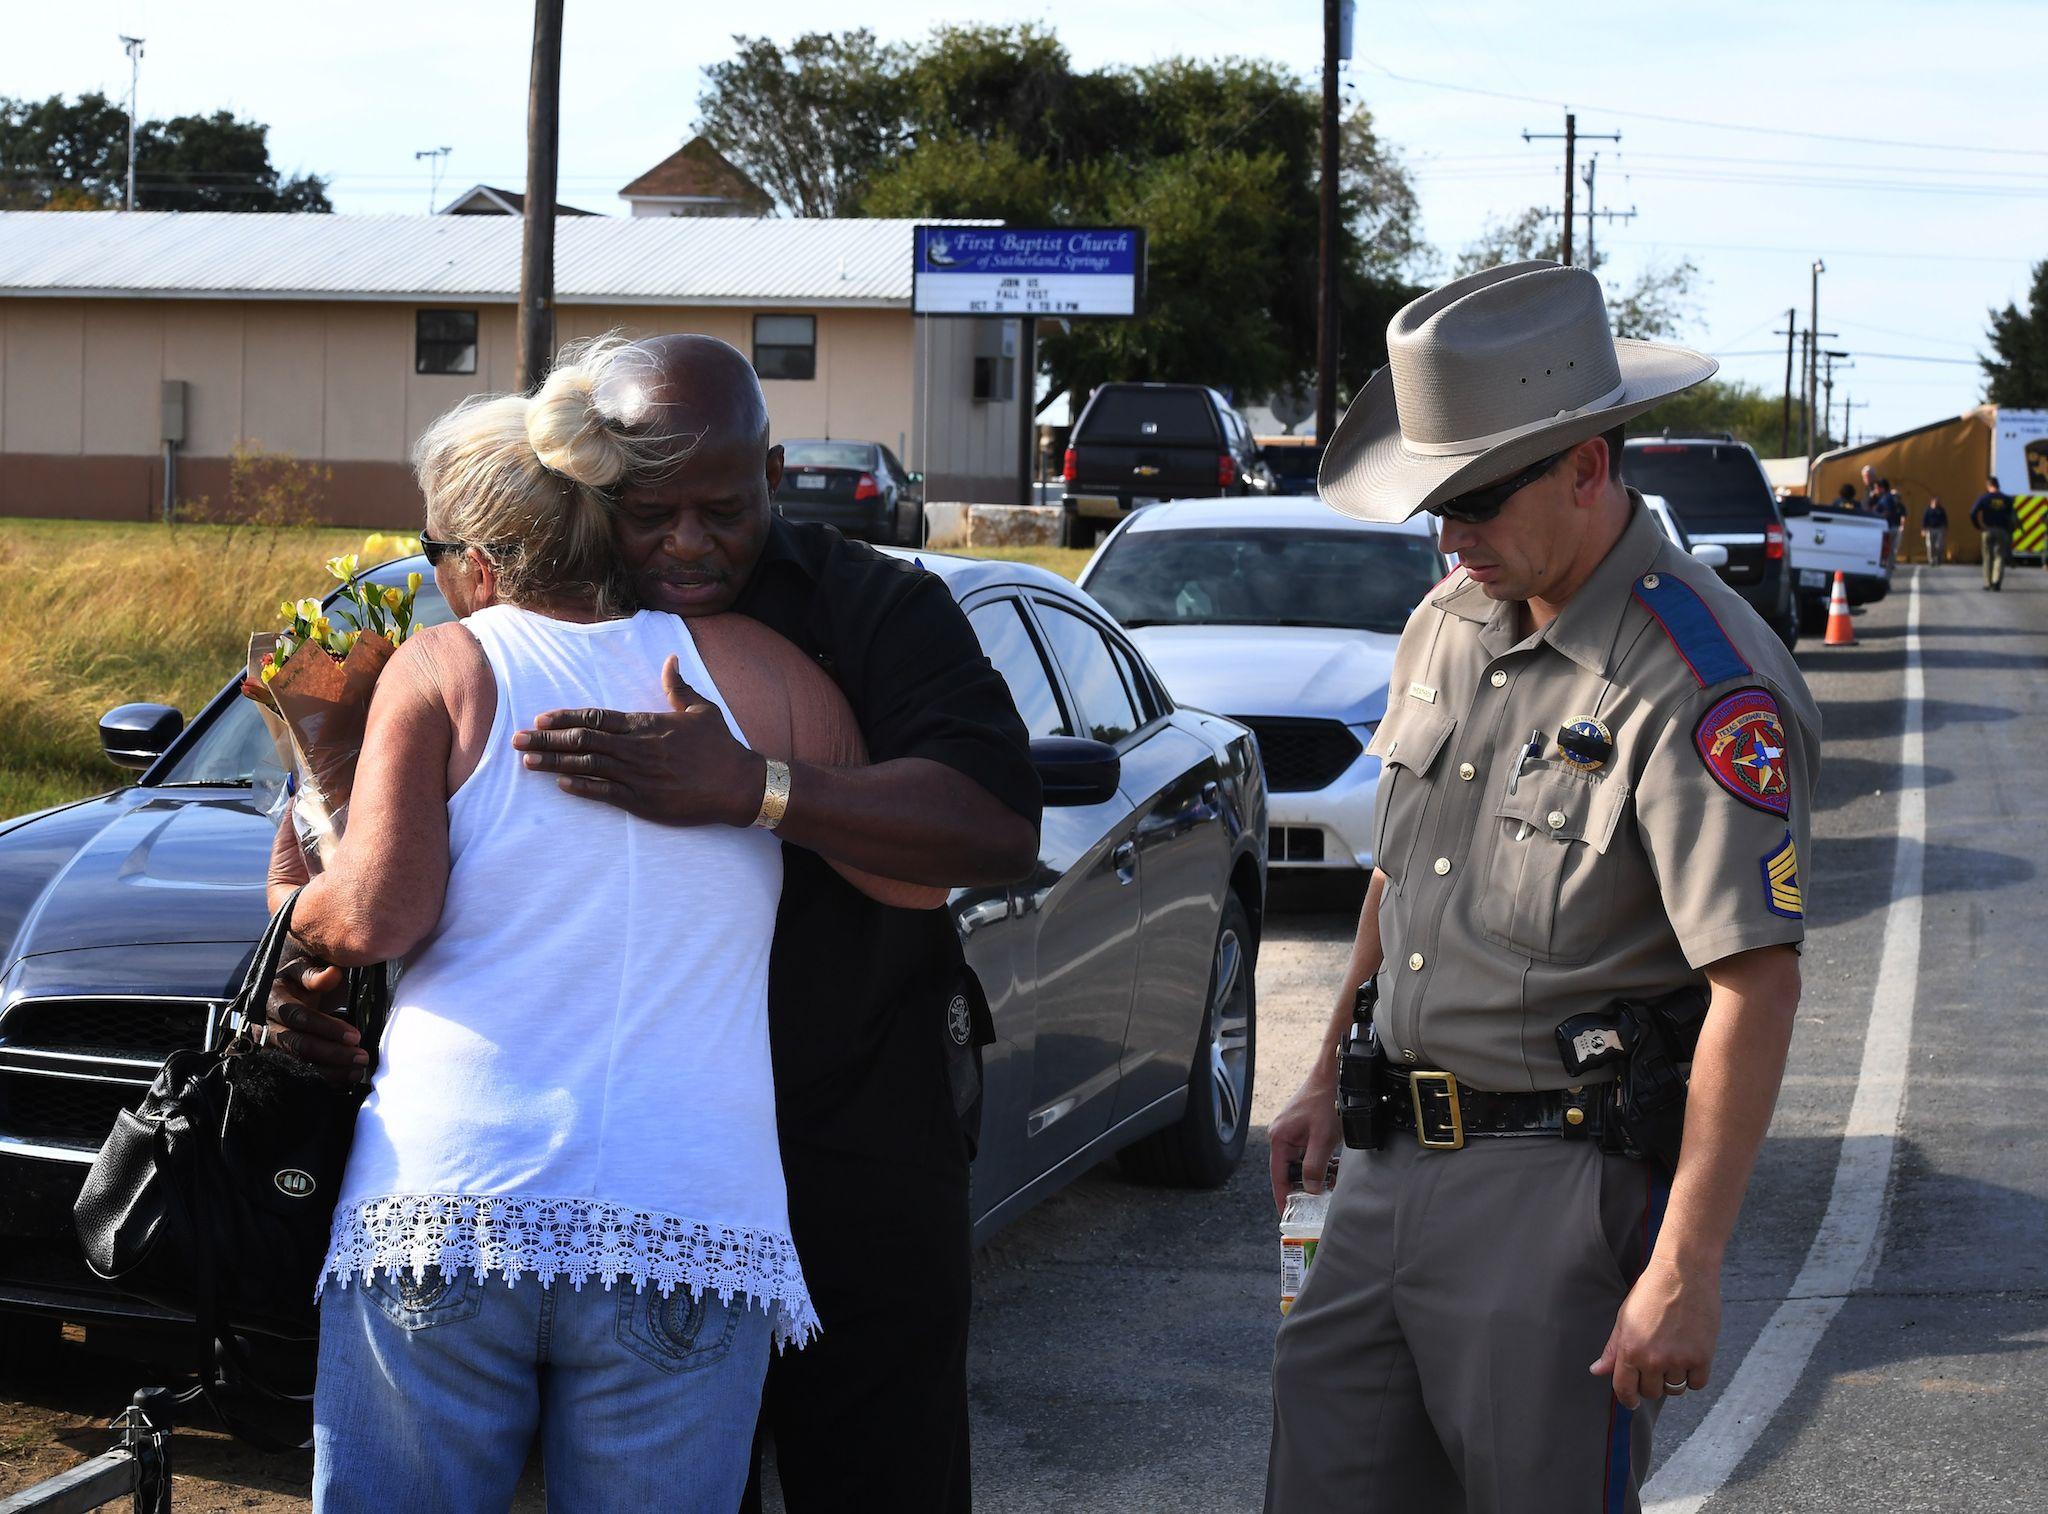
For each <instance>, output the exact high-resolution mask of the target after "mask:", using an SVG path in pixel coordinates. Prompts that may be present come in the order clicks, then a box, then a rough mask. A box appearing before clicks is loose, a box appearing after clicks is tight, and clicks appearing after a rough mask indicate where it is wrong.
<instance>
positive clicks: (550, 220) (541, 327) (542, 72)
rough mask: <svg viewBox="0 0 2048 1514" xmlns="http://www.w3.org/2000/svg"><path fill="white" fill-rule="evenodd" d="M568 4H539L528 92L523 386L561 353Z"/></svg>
mask: <svg viewBox="0 0 2048 1514" xmlns="http://www.w3.org/2000/svg"><path fill="white" fill-rule="evenodd" d="M561 107H562V0H534V6H533V72H532V75H531V77H530V79H529V81H528V84H527V93H526V218H525V226H524V228H523V235H522V236H521V238H520V244H519V338H518V344H517V354H516V355H517V360H518V366H519V387H520V389H521V390H523V391H525V392H527V393H531V392H532V391H533V390H534V389H536V388H538V387H539V385H540V381H541V380H542V379H544V378H546V377H547V373H548V364H549V362H550V360H551V359H552V357H553V355H554V350H555V170H556V161H557V158H558V155H559V152H560V148H561V141H562V113H561Z"/></svg>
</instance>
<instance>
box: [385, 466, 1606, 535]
mask: <svg viewBox="0 0 2048 1514" xmlns="http://www.w3.org/2000/svg"><path fill="white" fill-rule="evenodd" d="M1570 450H1571V448H1569V447H1567V448H1565V452H1569V451H1570ZM1563 456H1564V452H1553V453H1551V454H1550V456H1548V457H1546V458H1544V459H1543V460H1542V461H1540V462H1534V463H1531V464H1529V466H1528V467H1526V468H1524V469H1523V470H1522V471H1521V472H1520V473H1517V474H1516V475H1515V476H1514V477H1512V478H1504V479H1502V480H1501V481H1500V482H1499V483H1497V484H1488V485H1486V486H1485V487H1484V488H1482V489H1470V490H1467V491H1466V492H1465V493H1463V494H1460V495H1459V496H1458V497H1457V498H1456V499H1447V500H1445V501H1444V502H1443V503H1442V504H1440V505H1431V506H1430V507H1429V513H1430V514H1431V515H1435V516H1439V517H1441V518H1442V519H1444V520H1454V521H1456V522H1457V523H1458V524H1459V525H1461V526H1483V525H1485V524H1486V523H1487V522H1488V521H1490V520H1492V519H1493V518H1494V517H1495V516H1496V515H1498V514H1500V512H1501V507H1502V506H1504V505H1505V504H1507V502H1508V501H1509V500H1510V499H1512V498H1513V497H1514V496H1515V495H1516V494H1517V493H1519V492H1520V491H1521V490H1523V489H1526V488H1528V487H1529V485H1531V484H1533V483H1535V482H1536V480H1537V479H1539V478H1541V477H1543V475H1544V474H1546V473H1548V472H1549V471H1550V470H1551V469H1552V468H1555V467H1556V466H1557V463H1558V459H1560V458H1561V457H1563ZM421 540H423V541H424V540H425V538H424V537H422V538H421Z"/></svg>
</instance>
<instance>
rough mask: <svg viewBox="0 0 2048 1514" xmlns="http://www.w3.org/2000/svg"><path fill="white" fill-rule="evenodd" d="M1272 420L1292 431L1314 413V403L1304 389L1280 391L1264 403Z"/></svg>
mask: <svg viewBox="0 0 2048 1514" xmlns="http://www.w3.org/2000/svg"><path fill="white" fill-rule="evenodd" d="M1266 408H1267V409H1268V410H1270V411H1272V412H1273V419H1274V420H1276V421H1278V422H1279V423H1280V424H1281V425H1283V426H1285V427H1286V428H1287V429H1288V430H1289V431H1292V430H1293V429H1294V428H1295V427H1296V426H1298V425H1300V424H1301V423H1302V422H1303V421H1305V420H1307V419H1308V418H1309V417H1310V416H1312V415H1314V414H1315V413H1316V402H1315V400H1314V399H1313V398H1312V397H1311V396H1310V395H1309V393H1308V391H1307V390H1305V389H1280V390H1276V391H1275V392H1274V395H1273V397H1272V398H1271V399H1270V400H1268V401H1266Z"/></svg>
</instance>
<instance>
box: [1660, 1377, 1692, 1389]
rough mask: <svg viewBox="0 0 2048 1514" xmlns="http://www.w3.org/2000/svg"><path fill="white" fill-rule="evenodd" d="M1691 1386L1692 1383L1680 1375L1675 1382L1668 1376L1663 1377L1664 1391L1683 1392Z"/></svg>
mask: <svg viewBox="0 0 2048 1514" xmlns="http://www.w3.org/2000/svg"><path fill="white" fill-rule="evenodd" d="M1691 1386H1692V1384H1691V1383H1690V1382H1688V1381H1687V1380H1686V1379H1684V1378H1682V1377H1681V1378H1680V1379H1679V1380H1678V1381H1677V1382H1675V1383H1674V1382H1673V1381H1672V1380H1671V1379H1670V1378H1668V1377H1667V1378H1665V1379H1664V1391H1665V1392H1666V1393H1683V1392H1684V1391H1685V1390H1686V1389H1687V1388H1690V1387H1691Z"/></svg>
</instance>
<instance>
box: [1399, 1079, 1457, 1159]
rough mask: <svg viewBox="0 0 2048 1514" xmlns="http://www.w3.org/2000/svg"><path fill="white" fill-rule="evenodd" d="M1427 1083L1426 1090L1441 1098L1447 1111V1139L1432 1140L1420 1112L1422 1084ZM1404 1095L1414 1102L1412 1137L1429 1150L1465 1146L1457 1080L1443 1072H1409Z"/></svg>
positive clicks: (1451, 1149) (1427, 1123)
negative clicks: (1448, 1115) (1428, 1087)
mask: <svg viewBox="0 0 2048 1514" xmlns="http://www.w3.org/2000/svg"><path fill="white" fill-rule="evenodd" d="M1425 1083H1427V1084H1430V1085H1431V1089H1430V1091H1431V1092H1432V1093H1433V1094H1435V1095H1437V1096H1438V1097H1440V1098H1442V1099H1443V1101H1444V1103H1445V1105H1446V1106H1447V1107H1448V1108H1449V1110H1450V1113H1451V1138H1450V1139H1449V1140H1447V1141H1445V1140H1434V1139H1432V1138H1431V1137H1430V1133H1429V1120H1428V1118H1427V1117H1426V1116H1425V1115H1424V1114H1423V1112H1422V1086H1423V1084H1425ZM1408 1097H1409V1098H1410V1099H1412V1100H1414V1103H1415V1139H1416V1140H1418V1141H1420V1142H1421V1143H1422V1144H1423V1145H1424V1146H1426V1147H1428V1148H1429V1149H1430V1150H1431V1151H1463V1150H1464V1149H1465V1111H1464V1109H1463V1108H1462V1107H1461V1106H1460V1104H1459V1102H1458V1080H1457V1079H1456V1078H1455V1077H1453V1076H1452V1075H1451V1074H1450V1073H1447V1072H1411V1073H1409V1074H1408Z"/></svg>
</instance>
